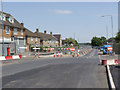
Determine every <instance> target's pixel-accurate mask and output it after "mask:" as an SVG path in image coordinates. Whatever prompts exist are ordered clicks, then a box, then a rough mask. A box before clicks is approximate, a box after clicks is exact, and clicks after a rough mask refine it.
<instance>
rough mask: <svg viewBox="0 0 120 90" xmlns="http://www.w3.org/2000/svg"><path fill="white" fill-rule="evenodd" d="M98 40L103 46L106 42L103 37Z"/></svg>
mask: <svg viewBox="0 0 120 90" xmlns="http://www.w3.org/2000/svg"><path fill="white" fill-rule="evenodd" d="M100 40H101V42H102V45H104V44H105V43H106V42H107V40H106V38H105V37H104V36H102V37H101V38H100Z"/></svg>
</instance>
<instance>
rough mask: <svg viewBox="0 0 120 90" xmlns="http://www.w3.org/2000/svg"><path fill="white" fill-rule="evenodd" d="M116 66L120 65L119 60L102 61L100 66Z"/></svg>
mask: <svg viewBox="0 0 120 90" xmlns="http://www.w3.org/2000/svg"><path fill="white" fill-rule="evenodd" d="M117 64H120V59H112V60H102V65H117Z"/></svg>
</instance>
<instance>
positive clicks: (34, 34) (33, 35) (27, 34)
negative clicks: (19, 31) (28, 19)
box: [25, 28, 40, 38]
mask: <svg viewBox="0 0 120 90" xmlns="http://www.w3.org/2000/svg"><path fill="white" fill-rule="evenodd" d="M25 34H26V36H28V37H39V38H40V36H39V35H37V34H36V33H33V32H32V31H30V30H28V29H27V28H26V29H25Z"/></svg>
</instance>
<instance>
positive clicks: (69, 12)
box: [55, 10, 72, 14]
mask: <svg viewBox="0 0 120 90" xmlns="http://www.w3.org/2000/svg"><path fill="white" fill-rule="evenodd" d="M55 12H56V13H58V14H71V13H72V11H70V10H56V11H55Z"/></svg>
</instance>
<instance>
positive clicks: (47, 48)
mask: <svg viewBox="0 0 120 90" xmlns="http://www.w3.org/2000/svg"><path fill="white" fill-rule="evenodd" d="M43 50H47V51H48V50H54V48H43Z"/></svg>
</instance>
